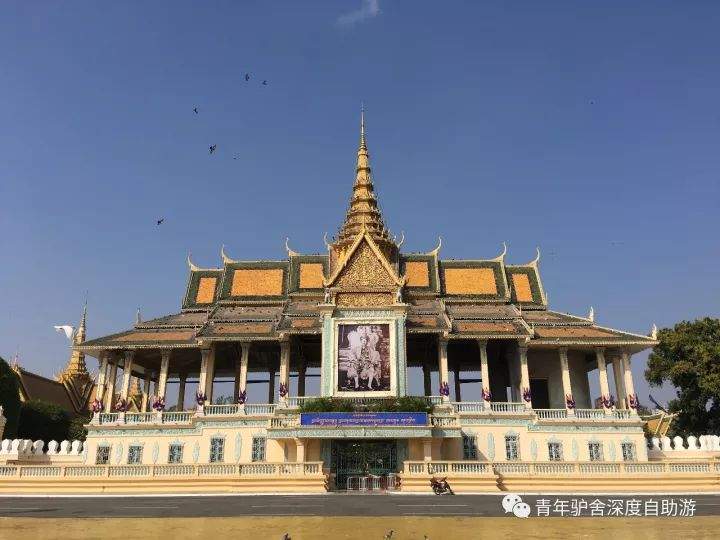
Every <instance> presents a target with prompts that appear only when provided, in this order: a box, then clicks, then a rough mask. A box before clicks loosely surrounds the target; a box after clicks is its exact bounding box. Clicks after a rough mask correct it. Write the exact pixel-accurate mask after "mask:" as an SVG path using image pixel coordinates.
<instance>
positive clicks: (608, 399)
mask: <svg viewBox="0 0 720 540" xmlns="http://www.w3.org/2000/svg"><path fill="white" fill-rule="evenodd" d="M600 403H601V404H602V406H603V407H604V408H606V409H610V408H612V407H613V406H614V405H615V398H613V397H612V396H600Z"/></svg>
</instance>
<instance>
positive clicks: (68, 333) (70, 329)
mask: <svg viewBox="0 0 720 540" xmlns="http://www.w3.org/2000/svg"><path fill="white" fill-rule="evenodd" d="M53 328H55V331H56V332H58V333H64V334H65V337H66V338H68V339H69V340H70V341H72V338H73V336H74V335H75V327H74V326H70V325H69V324H62V325H58V326H54V327H53Z"/></svg>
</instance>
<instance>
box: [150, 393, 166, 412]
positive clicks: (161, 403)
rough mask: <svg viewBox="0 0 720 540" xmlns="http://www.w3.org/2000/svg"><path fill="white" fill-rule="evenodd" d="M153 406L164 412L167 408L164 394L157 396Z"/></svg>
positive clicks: (156, 409) (154, 408)
mask: <svg viewBox="0 0 720 540" xmlns="http://www.w3.org/2000/svg"><path fill="white" fill-rule="evenodd" d="M152 408H153V410H155V411H158V412H162V411H164V410H165V398H164V397H162V396H159V397H156V398H155V399H154V400H153V404H152Z"/></svg>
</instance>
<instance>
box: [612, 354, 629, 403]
mask: <svg viewBox="0 0 720 540" xmlns="http://www.w3.org/2000/svg"><path fill="white" fill-rule="evenodd" d="M612 367H613V379H615V398H616V401H617V408H618V409H625V408H627V400H626V399H625V381H624V380H623V377H624V376H625V374H624V371H625V370H624V368H623V363H622V356H615V357H613V359H612Z"/></svg>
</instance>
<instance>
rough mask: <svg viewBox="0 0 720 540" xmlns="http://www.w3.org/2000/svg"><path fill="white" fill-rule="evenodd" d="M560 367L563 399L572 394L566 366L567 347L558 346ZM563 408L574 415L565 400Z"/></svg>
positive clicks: (568, 369)
mask: <svg viewBox="0 0 720 540" xmlns="http://www.w3.org/2000/svg"><path fill="white" fill-rule="evenodd" d="M559 352H560V369H561V370H562V384H563V399H566V398H567V397H568V396H572V395H573V393H572V385H571V384H570V368H569V366H568V350H567V347H560V349H559ZM565 408H567V413H568V414H569V415H574V414H575V411H574V410H573V409H570V408H569V407H568V406H567V401H565Z"/></svg>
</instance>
